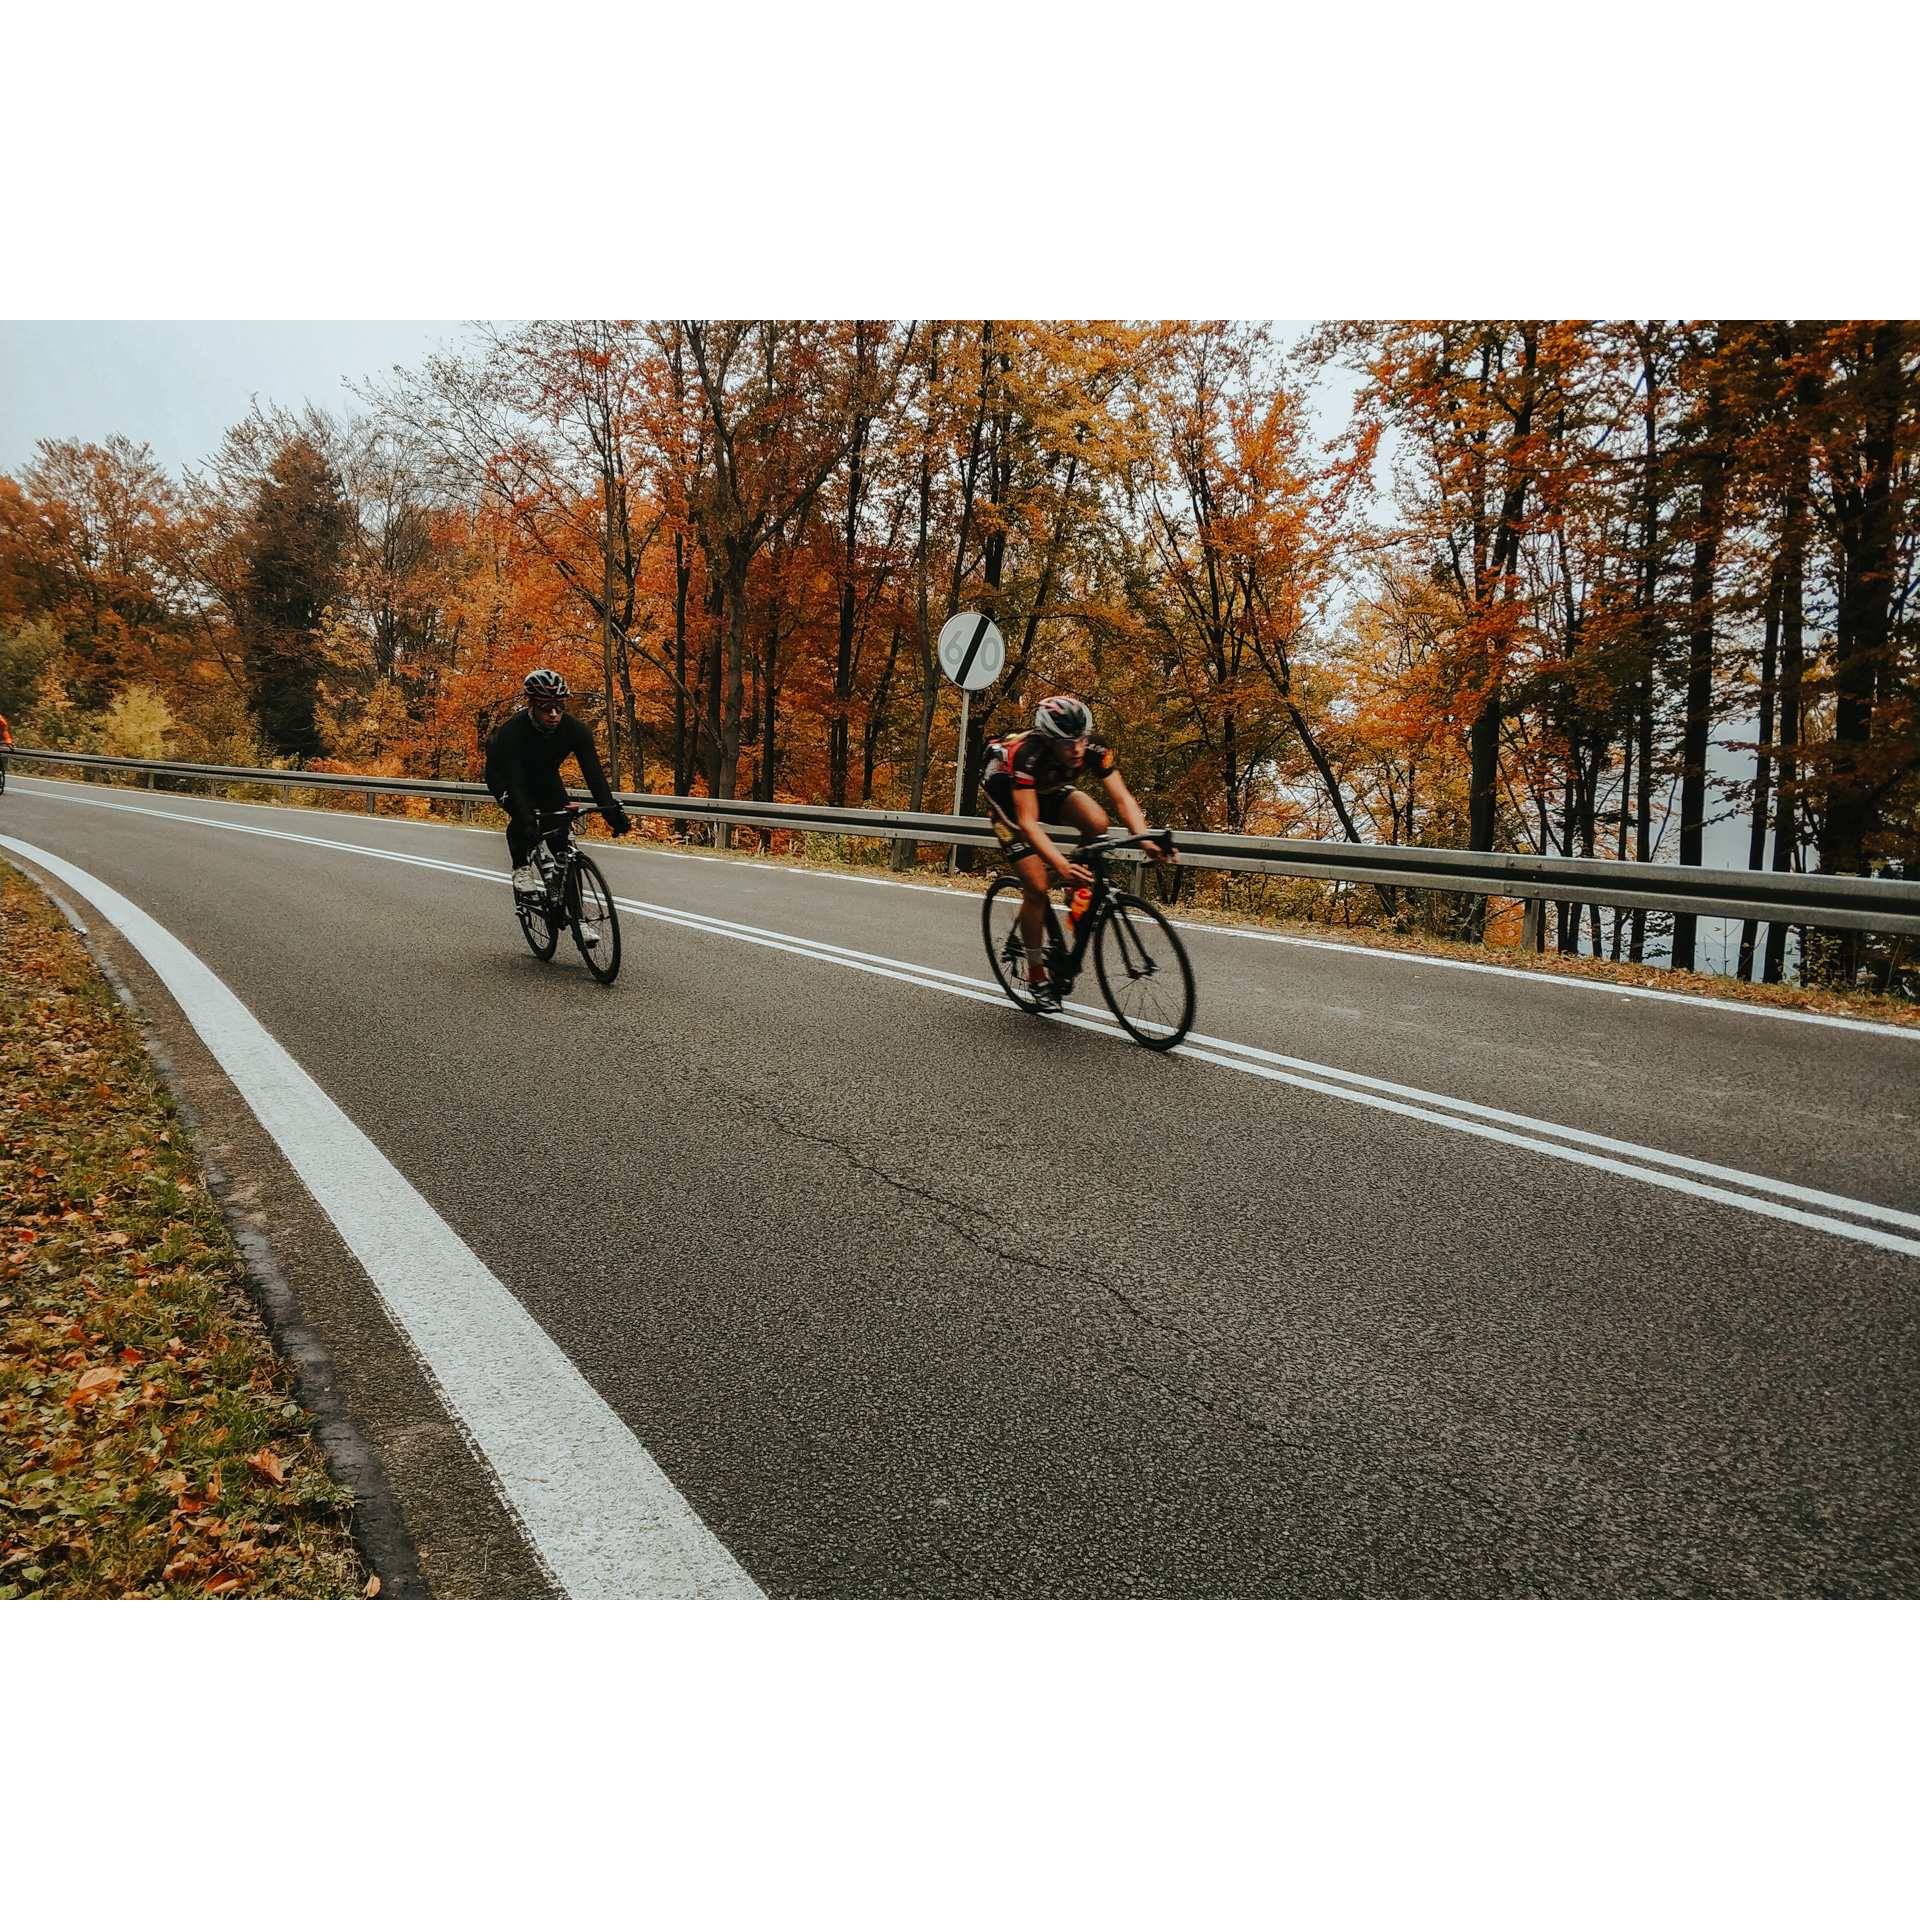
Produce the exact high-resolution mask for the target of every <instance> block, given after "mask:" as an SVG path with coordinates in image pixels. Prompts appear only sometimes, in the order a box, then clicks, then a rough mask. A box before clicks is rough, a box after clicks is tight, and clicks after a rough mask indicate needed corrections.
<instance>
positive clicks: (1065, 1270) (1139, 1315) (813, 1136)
mask: <svg viewBox="0 0 1920 1920" xmlns="http://www.w3.org/2000/svg"><path fill="white" fill-rule="evenodd" d="M739 1097H740V1098H741V1099H742V1100H743V1101H744V1102H745V1104H746V1105H747V1106H748V1107H750V1108H751V1109H752V1110H753V1111H754V1112H755V1113H757V1114H758V1115H759V1116H760V1117H761V1118H762V1119H763V1120H765V1121H767V1122H768V1123H769V1124H771V1125H772V1126H773V1127H774V1129H775V1130H776V1131H778V1132H780V1133H783V1134H785V1135H786V1136H787V1137H788V1138H789V1139H795V1140H805V1141H808V1142H809V1143H811V1144H812V1145H814V1146H822V1147H828V1148H831V1149H832V1150H833V1151H834V1152H835V1153H837V1154H839V1155H840V1156H841V1158H842V1159H844V1160H845V1161H846V1162H847V1164H848V1165H849V1166H852V1167H856V1168H858V1169H859V1170H860V1171H861V1172H863V1173H870V1174H873V1175H874V1176H875V1177H876V1178H877V1179H880V1180H882V1181H884V1182H885V1183H886V1184H887V1185H888V1186H890V1187H892V1188H893V1189H894V1190H895V1191H896V1192H898V1193H903V1194H908V1195H911V1196H913V1197H914V1198H917V1199H920V1200H925V1201H927V1202H928V1203H930V1204H931V1205H932V1207H933V1208H934V1209H935V1211H936V1213H937V1214H938V1216H939V1217H940V1219H941V1223H942V1224H943V1225H944V1226H946V1227H947V1228H948V1229H949V1230H950V1231H951V1232H952V1233H954V1234H955V1235H956V1236H957V1237H958V1238H959V1239H961V1240H963V1241H965V1242H966V1244H967V1245H968V1246H970V1247H973V1248H974V1249H975V1250H976V1251H978V1252H981V1253H984V1254H986V1255H987V1256H988V1257H989V1258H991V1259H995V1260H1000V1261H1003V1262H1004V1263H1005V1264H1007V1265H1008V1266H1021V1267H1031V1268H1032V1269H1034V1271H1036V1272H1039V1273H1046V1274H1051V1275H1054V1276H1055V1277H1057V1278H1059V1279H1063V1280H1079V1281H1083V1282H1085V1283H1086V1284H1087V1285H1089V1286H1091V1287H1094V1288H1096V1289H1097V1290H1098V1291H1099V1292H1101V1293H1104V1294H1105V1295H1106V1296H1107V1298H1108V1299H1109V1300H1111V1301H1112V1302H1113V1304H1114V1305H1115V1306H1117V1307H1118V1308H1120V1310H1121V1311H1122V1312H1123V1313H1125V1314H1127V1315H1128V1316H1129V1317H1130V1318H1131V1319H1133V1320H1134V1321H1136V1322H1137V1323H1138V1324H1139V1325H1140V1326H1141V1327H1143V1328H1146V1329H1148V1330H1150V1331H1152V1332H1154V1333H1157V1334H1160V1335H1162V1336H1164V1337H1165V1338H1166V1339H1169V1340H1171V1341H1173V1342H1175V1343H1176V1344H1177V1345H1179V1346H1181V1347H1184V1348H1185V1349H1186V1350H1187V1351H1189V1352H1191V1353H1199V1354H1205V1353H1207V1352H1208V1348H1207V1347H1206V1346H1205V1345H1204V1344H1203V1343H1202V1342H1200V1341H1199V1340H1197V1339H1195V1337H1194V1336H1193V1334H1192V1333H1191V1332H1190V1331H1189V1330H1187V1329H1186V1328H1183V1327H1179V1326H1175V1325H1173V1324H1172V1323H1170V1322H1168V1321H1165V1320H1159V1319H1156V1318H1155V1317H1154V1316H1153V1315H1152V1314H1151V1313H1149V1312H1148V1311H1147V1310H1146V1308H1144V1307H1142V1306H1141V1305H1140V1304H1139V1303H1138V1302H1137V1301H1136V1300H1134V1299H1133V1298H1131V1297H1130V1296H1129V1295H1128V1294H1127V1293H1126V1292H1125V1291H1124V1290H1123V1289H1122V1288H1121V1287H1120V1286H1119V1285H1118V1284H1116V1283H1115V1282H1114V1281H1111V1280H1109V1279H1108V1278H1107V1277H1106V1276H1105V1275H1104V1274H1102V1273H1101V1272H1100V1271H1099V1270H1098V1269H1097V1268H1095V1267H1091V1266H1086V1265H1071V1266H1070V1265H1063V1264H1060V1263H1058V1262H1055V1261H1051V1260H1044V1259H1040V1258H1038V1257H1036V1256H1034V1255H1032V1254H1028V1253H1025V1252H1015V1251H1009V1250H1008V1249H1007V1248H1006V1247H1004V1246H1000V1245H995V1244H993V1243H992V1242H991V1241H989V1240H988V1239H987V1238H985V1237H983V1236H982V1235H980V1234H977V1233H973V1232H969V1231H968V1229H967V1227H966V1225H965V1224H964V1223H963V1222H962V1221H960V1220H957V1219H955V1218H953V1217H952V1216H953V1215H955V1214H972V1215H974V1216H975V1217H976V1218H977V1219H980V1220H982V1221H985V1222H987V1223H988V1225H989V1226H991V1227H993V1228H995V1229H997V1231H998V1233H999V1234H1000V1235H1007V1234H1011V1232H1012V1231H1013V1230H1012V1228H1011V1227H1009V1226H1007V1225H1006V1224H1005V1223H1003V1222H1001V1221H999V1220H997V1219H996V1218H995V1216H994V1215H993V1213H992V1212H991V1211H990V1210H989V1209H987V1208H985V1207H979V1206H971V1205H969V1204H967V1203H966V1202H964V1201H960V1200H954V1199H950V1198H948V1197H946V1196H945V1195H942V1194H938V1193H935V1192H933V1191H932V1190H931V1189H929V1188H927V1187H923V1186H920V1185H917V1184H916V1183H915V1182H913V1181H911V1180H907V1179H903V1178H901V1177H900V1176H899V1175H897V1174H893V1173H890V1172H889V1171H888V1170H887V1169H886V1168H885V1167H882V1166H879V1165H876V1164H875V1163H874V1162H873V1161H871V1160H867V1159H864V1158H862V1156H861V1155H860V1154H859V1152H858V1151H856V1150H855V1148H853V1147H852V1146H850V1145H849V1144H848V1143H847V1142H846V1141H844V1140H841V1139H839V1138H837V1137H836V1136H834V1135H832V1134H826V1133H815V1132H812V1131H810V1130H809V1129H807V1128H805V1127H801V1126H796V1125H794V1124H793V1123H792V1122H790V1121H788V1120H786V1119H784V1118H783V1117H782V1116H781V1115H780V1114H779V1113H777V1112H775V1111H774V1110H773V1109H772V1108H771V1107H770V1106H768V1105H767V1104H766V1103H765V1102H763V1101H760V1100H756V1099H754V1098H753V1096H752V1095H750V1094H741V1095H740V1096H739ZM1119 1364H1120V1370H1121V1371H1122V1372H1123V1373H1130V1374H1133V1375H1134V1376H1135V1377H1136V1378H1137V1379H1140V1380H1142V1381H1144V1382H1146V1383H1147V1384H1148V1385H1155V1384H1158V1385H1159V1386H1161V1387H1162V1389H1163V1391H1165V1392H1166V1393H1167V1394H1168V1395H1169V1396H1170V1397H1171V1398H1173V1399H1175V1400H1181V1401H1186V1402H1188V1403H1189V1404H1192V1405H1197V1406H1203V1407H1206V1408H1207V1410H1208V1411H1209V1412H1222V1413H1223V1414H1224V1417H1225V1418H1228V1419H1233V1420H1238V1421H1240V1423H1241V1424H1242V1425H1244V1426H1247V1427H1249V1428H1250V1429H1251V1430H1253V1431H1255V1432H1259V1433H1264V1434H1266V1435H1267V1436H1268V1437H1269V1438H1271V1439H1272V1440H1274V1441H1275V1442H1276V1443H1277V1444H1279V1445H1281V1446H1285V1447H1297V1445H1298V1443H1297V1442H1295V1441H1290V1440H1287V1439H1285V1438H1284V1437H1283V1436H1282V1435H1280V1434H1278V1433H1275V1432H1274V1431H1273V1430H1272V1429H1271V1428H1269V1427H1267V1426H1265V1425H1263V1424H1262V1423H1261V1422H1259V1421H1256V1420H1251V1419H1248V1418H1246V1417H1245V1416H1242V1415H1239V1414H1235V1413H1233V1412H1231V1411H1229V1410H1224V1409H1219V1408H1216V1407H1214V1406H1213V1405H1212V1404H1211V1403H1210V1402H1207V1401H1205V1400H1202V1399H1200V1398H1199V1397H1198V1396H1197V1395H1194V1394H1190V1393H1185V1392H1183V1391H1182V1390H1181V1389H1179V1388H1177V1387H1174V1386H1171V1385H1169V1384H1167V1383H1166V1382H1155V1381H1154V1379H1153V1376H1152V1375H1150V1374H1147V1373H1145V1372H1143V1371H1142V1370H1141V1369H1140V1368H1139V1367H1137V1366H1135V1365H1134V1364H1133V1363H1132V1362H1131V1361H1127V1360H1122V1361H1121V1362H1120V1363H1119Z"/></svg>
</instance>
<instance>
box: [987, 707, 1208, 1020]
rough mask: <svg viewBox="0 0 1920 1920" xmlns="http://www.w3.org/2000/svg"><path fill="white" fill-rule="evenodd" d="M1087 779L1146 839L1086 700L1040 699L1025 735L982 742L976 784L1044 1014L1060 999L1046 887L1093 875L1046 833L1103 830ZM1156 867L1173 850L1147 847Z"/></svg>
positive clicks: (1085, 881)
mask: <svg viewBox="0 0 1920 1920" xmlns="http://www.w3.org/2000/svg"><path fill="white" fill-rule="evenodd" d="M1088 774H1092V775H1094V776H1095V777H1096V778H1097V779H1098V780H1099V781H1100V783H1101V785H1102V786H1104V787H1105V789H1106V793H1107V798H1108V799H1109V800H1110V801H1112V803H1113V806H1114V810H1115V812H1117V813H1118V814H1119V816H1120V818H1121V819H1122V820H1123V821H1125V822H1126V826H1127V831H1128V832H1129V833H1146V832H1149V831H1150V829H1149V828H1148V826H1147V816H1146V815H1145V814H1144V813H1142V812H1141V811H1140V803H1139V801H1137V800H1136V799H1135V798H1134V797H1133V795H1132V793H1130V792H1129V791H1128V789H1127V783H1126V782H1125V781H1124V780H1123V779H1121V777H1120V769H1119V767H1118V766H1116V765H1115V764H1114V758H1113V749H1112V748H1111V747H1110V746H1108V745H1107V743H1106V742H1105V741H1104V740H1102V739H1101V738H1100V736H1099V735H1098V734H1096V733H1095V732H1094V730H1093V714H1092V712H1091V711H1090V710H1089V709H1088V707H1087V705H1086V702H1085V701H1083V700H1076V699H1074V698H1073V697H1072V696H1071V695H1070V694H1064V693H1057V694H1054V695H1053V696H1052V697H1051V698H1050V699H1046V700H1042V701H1041V702H1040V705H1039V707H1038V708H1037V709H1036V710H1035V712H1034V716H1033V726H1032V728H1031V729H1030V730H1029V731H1027V732H1025V733H1011V734H1008V735H1007V737H1006V738H1005V739H1004V740H990V741H989V742H988V743H987V765H986V773H985V777H984V778H983V780H982V781H981V791H982V793H983V794H984V795H985V796H986V802H987V813H988V816H989V817H990V818H991V819H992V821H993V830H994V832H995V834H996V835H998V837H999V840H1000V846H1001V850H1002V851H1003V852H1004V853H1005V854H1006V856H1007V862H1008V864H1009V865H1010V866H1011V867H1012V868H1013V870H1014V872H1015V873H1016V874H1018V875H1019V877H1020V889H1021V900H1020V921H1019V925H1020V942H1021V945H1022V946H1024V947H1025V948H1026V950H1027V984H1028V985H1029V986H1030V987H1031V988H1032V989H1033V995H1034V1000H1035V1002H1036V1003H1037V1004H1038V1005H1039V1006H1040V1007H1041V1008H1043V1009H1057V1008H1058V1007H1059V1005H1060V996H1059V995H1058V993H1056V992H1055V991H1054V988H1053V985H1052V982H1051V981H1049V980H1048V978H1047V963H1046V954H1045V952H1044V950H1043V947H1042V941H1043V940H1044V939H1045V927H1046V911H1047V888H1048V886H1049V885H1050V884H1051V883H1052V877H1053V875H1055V874H1057V875H1058V876H1059V877H1060V879H1062V880H1063V881H1065V882H1066V883H1067V884H1068V885H1069V886H1080V887H1090V886H1092V884H1093V874H1092V872H1091V871H1090V870H1089V869H1088V868H1086V867H1082V866H1079V865H1076V864H1075V863H1074V862H1073V861H1072V860H1071V859H1069V858H1068V856H1067V855H1066V854H1064V853H1062V852H1061V851H1060V849H1059V848H1058V847H1057V846H1055V845H1054V843H1053V841H1052V840H1051V839H1050V838H1049V837H1048V835H1047V832H1046V829H1047V828H1048V827H1060V826H1069V827H1073V828H1075V829H1076V830H1077V831H1078V833H1079V836H1080V838H1081V839H1082V840H1092V839H1095V838H1097V837H1098V836H1099V835H1100V834H1103V833H1105V832H1106V830H1107V815H1106V810H1105V809H1104V808H1102V807H1101V806H1100V805H1099V804H1098V803H1097V802H1095V801H1094V800H1092V799H1090V798H1089V797H1088V796H1087V795H1086V794H1084V793H1082V792H1080V791H1079V790H1078V789H1077V788H1076V787H1075V785H1074V782H1075V781H1077V780H1082V779H1084V778H1085V777H1086V776H1087V775H1088ZM1147 851H1148V852H1149V853H1150V854H1151V855H1152V856H1153V858H1154V859H1155V860H1156V861H1167V860H1171V859H1173V858H1175V855H1174V854H1173V852H1172V850H1171V849H1168V850H1166V851H1164V852H1163V851H1162V850H1161V849H1160V848H1158V847H1149V848H1148V849H1147Z"/></svg>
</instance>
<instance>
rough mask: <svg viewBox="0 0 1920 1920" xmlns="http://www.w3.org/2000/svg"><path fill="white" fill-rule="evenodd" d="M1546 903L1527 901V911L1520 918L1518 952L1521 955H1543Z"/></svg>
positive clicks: (1545, 944)
mask: <svg viewBox="0 0 1920 1920" xmlns="http://www.w3.org/2000/svg"><path fill="white" fill-rule="evenodd" d="M1546 918H1547V915H1546V902H1545V901H1543V900H1529V901H1528V902H1527V910H1526V912H1525V913H1524V914H1522V915H1521V917H1520V951H1521V952H1522V953H1544V952H1545V951H1546V947H1547V928H1546Z"/></svg>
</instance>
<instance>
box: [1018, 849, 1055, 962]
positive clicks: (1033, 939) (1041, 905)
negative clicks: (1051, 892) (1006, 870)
mask: <svg viewBox="0 0 1920 1920" xmlns="http://www.w3.org/2000/svg"><path fill="white" fill-rule="evenodd" d="M1013 871H1014V874H1015V875H1016V877H1017V878H1018V879H1019V882H1020V920H1019V926H1020V944H1021V945H1022V946H1023V947H1038V946H1039V945H1040V944H1041V943H1042V941H1043V940H1044V939H1045V937H1046V924H1047V883H1048V881H1049V880H1051V879H1052V878H1053V869H1052V868H1051V867H1050V866H1048V865H1047V863H1046V862H1045V861H1044V860H1042V859H1041V858H1040V856H1039V855H1038V854H1037V853H1030V854H1028V855H1027V856H1026V858H1025V859H1024V860H1016V861H1014V862H1013Z"/></svg>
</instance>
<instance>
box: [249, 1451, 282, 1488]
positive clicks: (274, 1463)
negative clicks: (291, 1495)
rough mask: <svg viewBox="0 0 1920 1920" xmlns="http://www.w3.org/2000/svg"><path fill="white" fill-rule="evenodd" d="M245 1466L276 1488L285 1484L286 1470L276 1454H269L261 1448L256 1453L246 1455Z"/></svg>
mask: <svg viewBox="0 0 1920 1920" xmlns="http://www.w3.org/2000/svg"><path fill="white" fill-rule="evenodd" d="M247 1465H248V1466H250V1467H251V1468H252V1469H253V1470H254V1472H255V1473H257V1474H258V1475H259V1476H260V1477H261V1479H263V1480H271V1481H272V1482H273V1484H274V1485H275V1486H276V1487H278V1486H284V1485H285V1484H286V1478H287V1470H286V1467H285V1465H284V1464H283V1462H282V1461H281V1459H280V1456H279V1455H278V1454H277V1453H273V1452H270V1451H269V1450H268V1449H267V1448H265V1447H262V1448H261V1449H260V1451H259V1452H258V1453H250V1454H248V1455H247Z"/></svg>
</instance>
